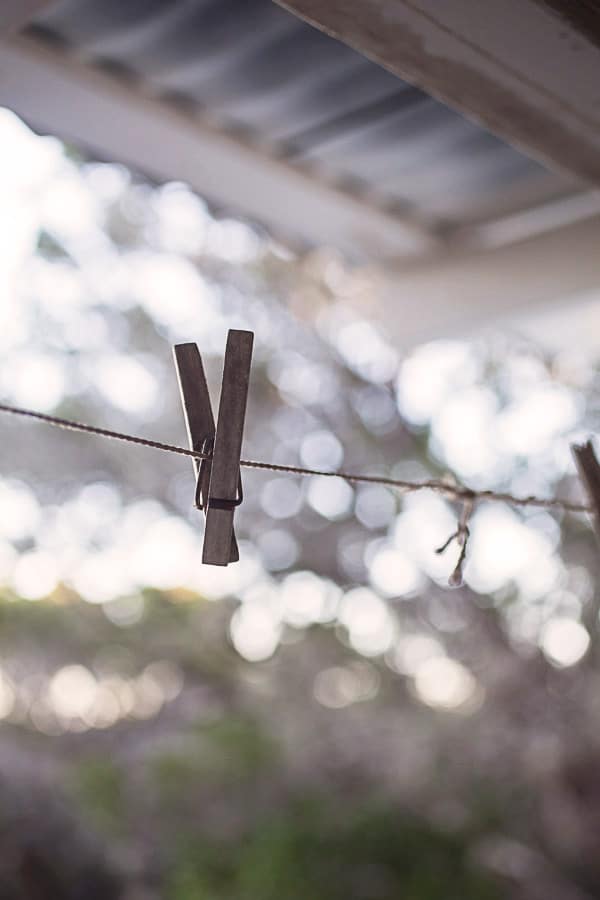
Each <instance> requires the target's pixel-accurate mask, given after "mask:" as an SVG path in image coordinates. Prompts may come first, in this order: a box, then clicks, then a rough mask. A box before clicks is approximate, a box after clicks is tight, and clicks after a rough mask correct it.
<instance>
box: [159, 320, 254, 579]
mask: <svg viewBox="0 0 600 900" xmlns="http://www.w3.org/2000/svg"><path fill="white" fill-rule="evenodd" d="M253 340H254V335H253V333H252V332H251V331H237V330H234V329H232V330H230V331H229V333H228V335H227V346H226V348H225V360H224V363H223V381H222V384H221V399H220V402H219V414H218V418H217V426H216V428H215V420H214V417H213V413H212V407H211V403H210V396H209V393H208V386H207V384H206V376H205V374H204V367H203V365H202V358H201V356H200V352H199V350H198V347H197V346H196V344H177V345H176V346H175V347H174V348H173V352H174V356H175V367H176V369H177V375H178V379H179V388H180V391H181V402H182V405H183V414H184V416H185V420H186V426H187V432H188V439H189V443H190V447H191V448H192V449H193V450H199V451H200V452H201V453H207V454H209V455H210V456H209V458H208V459H203V460H198V459H194V460H193V462H194V470H195V472H196V476H197V485H196V506H197V507H198V508H199V509H203V510H204V513H205V515H206V526H205V530H204V548H203V551H202V562H204V563H208V564H210V565H213V566H226V565H228V563H230V562H237V560H238V559H239V551H238V546H237V541H236V539H235V533H234V530H233V514H234V510H235V507H236V506H239V504H240V503H241V502H242V480H241V476H240V455H241V451H242V436H243V432H244V420H245V417H246V400H247V397H248V383H249V380H250V363H251V361H252V344H253Z"/></svg>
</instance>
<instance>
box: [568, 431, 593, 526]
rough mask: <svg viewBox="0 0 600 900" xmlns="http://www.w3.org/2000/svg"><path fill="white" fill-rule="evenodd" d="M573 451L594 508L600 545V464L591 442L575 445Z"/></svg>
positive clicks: (580, 475)
mask: <svg viewBox="0 0 600 900" xmlns="http://www.w3.org/2000/svg"><path fill="white" fill-rule="evenodd" d="M571 451H572V453H573V456H574V457H575V464H576V466H577V471H578V472H579V477H580V478H581V480H582V482H583V484H584V486H585V489H586V493H587V495H588V497H589V499H590V502H591V504H592V506H593V508H594V512H593V514H592V522H593V525H594V531H595V533H596V538H597V539H598V543H600V463H598V459H597V458H596V453H595V451H594V447H593V444H592V442H591V441H587V442H586V443H585V444H582V445H577V444H573V445H572V446H571Z"/></svg>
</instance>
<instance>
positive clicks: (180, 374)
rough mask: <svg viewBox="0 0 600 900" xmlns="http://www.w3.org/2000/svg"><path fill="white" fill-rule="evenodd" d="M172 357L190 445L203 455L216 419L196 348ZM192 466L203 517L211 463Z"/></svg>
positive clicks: (185, 347) (183, 347)
mask: <svg viewBox="0 0 600 900" xmlns="http://www.w3.org/2000/svg"><path fill="white" fill-rule="evenodd" d="M173 356H174V360H175V368H176V371H177V379H178V382H179V391H180V394H181V405H182V407H183V415H184V418H185V424H186V430H187V434H188V442H189V446H190V448H191V449H192V450H198V451H199V452H206V449H207V448H210V449H211V450H212V446H213V443H214V439H215V420H214V417H213V412H212V407H211V403H210V395H209V393H208V385H207V383H206V376H205V374H204V367H203V365H202V357H201V356H200V352H199V350H198V347H197V346H196V344H193V343H186V344H176V345H175V346H174V347H173ZM192 463H193V466H194V473H195V475H196V479H197V494H196V505H197V506H198V507H199V508H202V509H204V513H205V515H206V509H207V507H208V491H209V484H210V473H211V460H200V459H192ZM239 558H240V556H239V550H238V546H237V541H236V539H235V534H234V533H233V531H232V535H231V551H230V555H229V561H230V562H237V560H238V559H239Z"/></svg>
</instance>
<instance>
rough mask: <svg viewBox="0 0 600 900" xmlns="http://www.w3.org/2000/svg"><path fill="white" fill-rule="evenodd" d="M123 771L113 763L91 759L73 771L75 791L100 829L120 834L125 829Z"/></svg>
mask: <svg viewBox="0 0 600 900" xmlns="http://www.w3.org/2000/svg"><path fill="white" fill-rule="evenodd" d="M123 788H124V780H123V773H122V771H121V770H120V769H119V768H118V767H117V766H116V765H115V764H114V763H113V762H111V761H110V760H106V759H99V758H94V759H88V760H86V761H84V762H81V763H79V765H78V766H77V768H76V769H75V770H74V772H73V777H72V790H73V793H74V794H75V796H76V798H77V799H78V800H79V802H80V803H81V805H82V807H83V809H84V810H85V811H86V812H87V813H88V814H89V816H90V818H91V819H92V821H93V822H94V824H95V825H97V827H99V828H100V829H101V830H103V831H107V832H109V833H112V834H117V833H119V832H120V831H121V830H122V825H123V814H124V810H125V800H124V797H123Z"/></svg>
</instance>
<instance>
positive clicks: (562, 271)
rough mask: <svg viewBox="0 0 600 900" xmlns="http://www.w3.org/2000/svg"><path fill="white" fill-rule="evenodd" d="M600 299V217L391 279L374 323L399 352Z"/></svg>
mask: <svg viewBox="0 0 600 900" xmlns="http://www.w3.org/2000/svg"><path fill="white" fill-rule="evenodd" d="M594 293H596V294H597V296H598V304H599V306H600V215H596V216H595V217H593V218H590V219H588V220H586V221H582V222H577V223H574V224H569V225H566V226H564V227H562V228H558V229H556V230H555V231H552V232H547V233H544V234H541V235H537V236H536V237H533V238H529V239H527V240H523V241H521V242H519V243H514V244H510V245H504V246H498V247H494V248H490V249H486V250H482V249H479V250H475V249H472V250H470V251H466V250H462V251H457V252H454V253H452V254H448V255H447V256H446V257H445V258H443V257H438V258H437V259H435V260H431V261H429V262H427V263H425V262H423V263H418V262H415V263H412V264H406V265H400V266H398V267H397V269H396V271H395V272H391V271H389V270H388V271H387V272H386V273H385V280H384V282H383V284H382V285H381V288H380V292H379V296H380V300H379V305H378V306H377V307H375V308H373V310H372V315H373V316H374V318H381V317H385V318H384V321H385V323H386V328H387V329H388V332H389V333H390V334H392V335H393V337H394V340H395V341H396V342H397V344H398V346H402V347H410V346H411V345H413V344H415V343H418V342H419V341H423V340H430V339H433V338H439V337H448V336H470V335H472V334H473V333H476V332H478V331H480V330H481V329H485V328H488V327H492V326H494V327H496V326H505V325H509V326H511V327H512V323H514V322H515V321H517V320H518V319H519V318H521V317H523V316H525V315H527V316H533V315H535V314H536V313H540V314H541V313H543V312H544V311H545V310H548V311H550V310H552V309H556V308H557V307H559V306H561V305H562V306H563V308H565V309H568V308H569V305H570V304H571V303H572V302H573V300H574V298H577V297H581V296H583V295H586V294H587V295H592V294H594Z"/></svg>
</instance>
